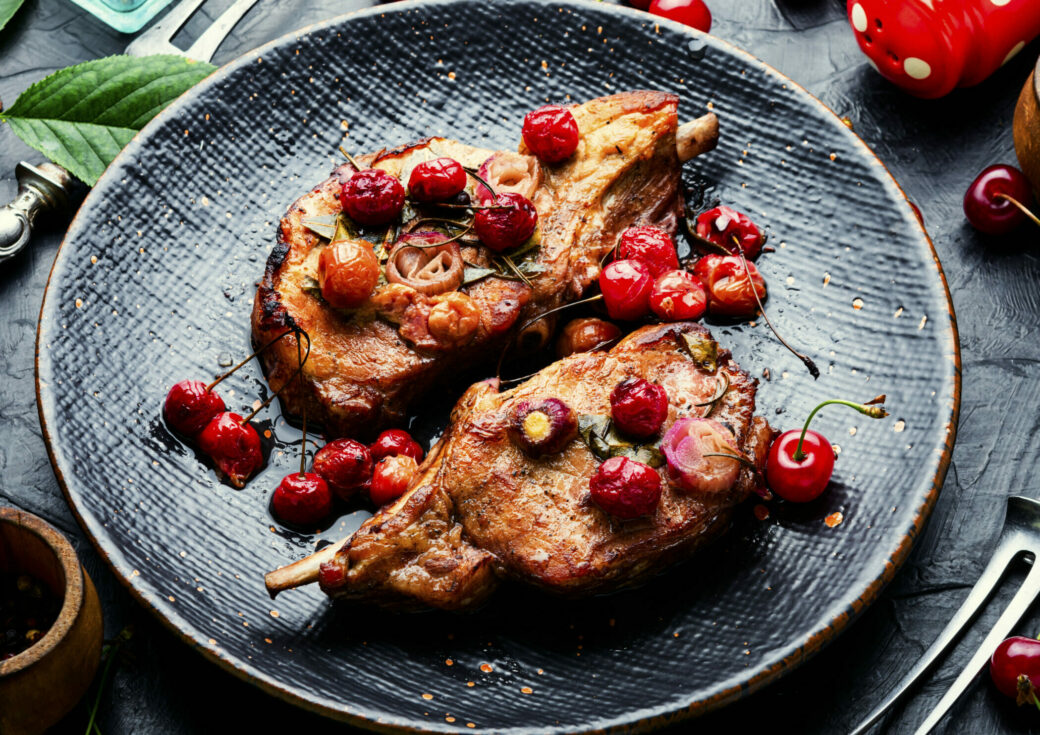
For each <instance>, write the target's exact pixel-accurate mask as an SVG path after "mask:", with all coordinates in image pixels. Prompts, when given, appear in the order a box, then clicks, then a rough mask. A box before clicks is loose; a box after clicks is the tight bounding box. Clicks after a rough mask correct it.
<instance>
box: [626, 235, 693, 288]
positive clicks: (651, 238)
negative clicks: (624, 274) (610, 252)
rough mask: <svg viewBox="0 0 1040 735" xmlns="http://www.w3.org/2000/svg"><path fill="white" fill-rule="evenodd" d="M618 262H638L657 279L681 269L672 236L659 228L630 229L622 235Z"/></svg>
mask: <svg viewBox="0 0 1040 735" xmlns="http://www.w3.org/2000/svg"><path fill="white" fill-rule="evenodd" d="M617 257H618V260H638V261H640V262H642V263H643V265H645V266H646V267H647V268H649V269H650V274H651V275H652V276H653V277H654V278H657V277H658V276H660V275H661V274H662V273H665V272H667V271H671V270H675V269H676V268H678V267H679V257H678V255H676V252H675V241H674V240H672V236H671V235H669V234H668V233H667V232H665V231H664V230H662V229H660V228H659V227H649V226H647V227H629V228H628V229H627V230H625V231H624V232H622V233H621V238H620V239H619V240H618V249H617Z"/></svg>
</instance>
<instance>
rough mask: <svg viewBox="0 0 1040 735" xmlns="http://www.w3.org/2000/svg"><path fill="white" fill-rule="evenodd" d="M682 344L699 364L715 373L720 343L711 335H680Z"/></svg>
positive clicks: (684, 333)
mask: <svg viewBox="0 0 1040 735" xmlns="http://www.w3.org/2000/svg"><path fill="white" fill-rule="evenodd" d="M679 338H680V342H679V343H680V344H681V345H682V346H683V347H685V348H686V351H687V352H688V353H689V355H690V357H692V358H693V361H694V362H695V363H697V365H698V366H700V367H701V368H703V369H704V370H707V371H708V372H709V373H713V372H715V371H716V370H717V369H718V359H719V345H718V343H717V342H715V340H713V339H712V338H711V337H709V336H707V335H703V334H688V333H686V332H683V333H682V334H680V335H679Z"/></svg>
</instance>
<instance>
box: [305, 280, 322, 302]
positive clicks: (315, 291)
mask: <svg viewBox="0 0 1040 735" xmlns="http://www.w3.org/2000/svg"><path fill="white" fill-rule="evenodd" d="M300 289H301V290H303V291H304V292H305V293H309V294H310V295H311V296H314V297H315V298H319V299H320V298H323V297H322V295H321V284H320V283H318V279H317V278H312V277H310V276H304V277H303V279H302V280H301V281H300Z"/></svg>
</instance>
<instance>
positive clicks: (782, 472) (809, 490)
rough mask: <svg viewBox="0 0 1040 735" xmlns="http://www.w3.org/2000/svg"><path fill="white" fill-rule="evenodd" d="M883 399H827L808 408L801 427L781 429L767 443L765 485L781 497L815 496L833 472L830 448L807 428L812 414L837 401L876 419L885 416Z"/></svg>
mask: <svg viewBox="0 0 1040 735" xmlns="http://www.w3.org/2000/svg"><path fill="white" fill-rule="evenodd" d="M884 400H885V397H884V396H878V397H877V398H875V399H874V400H873V401H871V402H870V403H863V404H861V403H852V402H851V401H840V400H829V401H824V402H823V403H821V404H820V405H818V406H817V407H816V408H814V409H813V410H812V411H810V412H809V417H808V418H807V419H806V420H805V425H804V426H803V427H802V429H801V431H799V430H798V429H791V430H790V431H785V432H784V433H783V434H781V435H780V436H778V437H777V438H776V439H775V440H773V444H772V445H771V446H770V447H769V458H768V459H767V460H766V484H767V485H768V486H769V489H770V490H772V491H773V492H774V493H776V494H777V495H779V496H780V497H781V498H783V499H784V500H790V501H792V502H795V503H805V502H807V501H810V500H813V499H814V498H817V497H819V495H820V494H821V493H822V492H823V491H824V490H825V489H826V488H827V483H828V482H830V479H831V473H832V472H834V448H833V447H832V446H831V443H830V442H829V441H827V438H826V437H824V436H823V434H820V433H818V432H815V431H810V430H809V424H810V423H811V422H812V420H813V417H814V416H816V414H817V412H818V411H819V410H820V409H821V408H823V407H824V406H830V405H840V406H848V407H849V408H852V409H854V410H856V411H858V412H859V413H861V414H863V415H864V416H867V417H869V418H872V419H880V418H884V417H885V416H888V412H887V411H886V410H885V408H884V406H883V405H881V404H882V403H883V402H884Z"/></svg>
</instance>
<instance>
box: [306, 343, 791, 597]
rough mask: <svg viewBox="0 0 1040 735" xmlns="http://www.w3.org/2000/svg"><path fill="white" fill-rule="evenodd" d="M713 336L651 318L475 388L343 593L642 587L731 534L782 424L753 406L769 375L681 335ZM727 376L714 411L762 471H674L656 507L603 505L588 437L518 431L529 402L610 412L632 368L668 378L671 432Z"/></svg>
mask: <svg viewBox="0 0 1040 735" xmlns="http://www.w3.org/2000/svg"><path fill="white" fill-rule="evenodd" d="M683 334H686V335H694V336H698V337H704V338H710V335H708V333H707V330H705V329H704V328H703V327H702V326H700V325H699V324H694V323H688V322H684V323H676V324H661V325H653V326H647V327H643V328H641V329H639V330H637V331H636V332H634V333H633V334H632V335H630V336H629V337H627V338H626V339H625V340H623V341H622V342H620V343H619V344H618V345H616V346H615V347H614V348H613V349H612V350H610V352H607V353H586V354H581V355H572V356H570V357H567V358H564V359H563V360H560V361H559V362H556V363H554V364H553V365H550V366H549V367H547V368H545V369H544V370H542V371H541V372H539V373H538V374H536V375H535V376H533V377H532V378H531V379H530V380H528V381H527V382H525V383H524V384H522V385H519V386H516V387H515V388H512V389H511V390H508V391H505V392H499V391H498V389H497V385H495V384H494V382H491V381H486V382H484V383H479V384H477V385H475V386H473V387H472V388H470V389H469V390H468V391H467V392H466V393H465V395H464V396H463V397H462V399H460V401H459V403H458V405H457V406H456V408H455V411H454V412H453V415H452V421H451V425H450V426H449V428H448V430H447V432H446V433H445V438H444V439H443V440H442V443H441V444H440V445H439V447H438V451H437V453H436V454H435V456H434V457H432V458H430V459H428V460H427V462H426V463H425V464H424V466H423V468H422V472H421V477H420V478H419V479H418V480H417V481H416V482H415V483H413V486H412V489H411V490H410V492H409V493H408V494H406V495H405V496H404V497H403V498H402V499H400V500H399V501H398V502H397V503H395V504H394V505H393V506H391V507H389V508H386V509H384V510H382V511H381V512H380V513H379V514H377V515H376V516H375V517H373V518H372V519H371V520H369V521H368V522H366V523H365V524H364V525H363V526H362V527H361V529H360V530H359V531H358V533H357V534H356V535H355V536H354V537H353V538H352V539H351V540H350V541H349V542H348V543H347V544H345V545H344V547H343V548H342V550H341V551H340V552H338V554H337V555H336V557H335V558H334V560H333V561H332V562H329V563H330V564H333V565H337V566H338V570H337V571H338V574H336V575H332V576H331V577H330V578H335V579H337V580H338V581H337V583H336V584H335V585H332V586H329V587H326V589H325V591H326V592H327V593H328V594H330V595H332V596H334V597H343V598H349V599H360V600H365V601H374V602H376V603H378V604H387V603H391V602H392V603H393V604H395V605H405V606H407V605H412V606H432V607H440V608H445V609H466V608H470V607H473V606H474V605H476V604H479V602H480V601H482V600H483V599H485V598H486V597H487V595H488V594H490V592H491V591H492V589H493V588H494V587H495V585H496V584H497V582H498V580H500V579H502V578H513V579H516V580H519V581H522V582H524V583H526V584H531V585H534V586H537V587H540V588H542V589H545V590H547V591H550V592H553V593H555V594H560V595H565V596H584V595H589V594H594V593H599V592H608V591H613V590H616V589H620V588H623V587H627V586H631V585H635V584H639V583H641V582H643V581H644V580H646V579H647V578H648V577H650V576H652V575H654V574H656V573H658V572H659V571H660V570H661V569H663V568H664V567H666V566H667V565H669V564H671V563H673V562H674V561H677V560H679V559H682V558H685V557H687V556H688V555H689V554H690V553H691V552H692V551H694V550H695V549H698V548H700V547H702V546H704V545H705V544H708V543H710V542H711V541H712V540H714V539H715V538H717V537H718V536H719V535H720V534H722V533H723V532H724V531H725V530H726V529H727V528H728V527H729V525H730V520H731V517H732V513H733V510H734V508H735V507H736V506H737V505H739V504H740V503H741V502H742V501H743V500H744V499H745V498H746V497H747V496H748V494H749V493H751V492H752V490H753V489H755V488H756V487H757V486H758V484H759V483H760V475H761V472H762V470H763V468H764V464H765V456H766V449H767V447H768V444H769V441H770V440H771V438H772V430H771V429H770V428H769V426H768V424H766V422H765V421H764V420H763V419H761V418H759V417H755V416H754V415H753V412H754V406H755V391H756V389H757V381H755V380H754V379H752V378H751V377H750V376H749V375H748V374H747V373H746V372H745V371H743V370H742V369H740V367H739V366H737V365H736V363H735V362H734V361H733V359H732V357H731V356H730V354H729V353H728V352H726V351H720V353H719V355H718V363H717V364H718V368H717V371H716V372H709V371H706V370H704V369H702V368H701V367H699V366H698V365H697V364H696V363H695V362H694V361H693V360H692V359H691V358H690V356H689V355H688V354H687V353H686V351H685V350H684V348H683V347H682V342H681V340H680V337H681V336H682V335H683ZM721 372H725V373H726V374H727V375H728V376H729V385H730V389H729V391H728V392H727V393H726V395H725V396H724V397H723V398H722V400H721V401H720V402H719V405H718V406H717V407H716V408H715V409H714V410H713V412H712V413H711V418H713V419H715V420H717V421H719V422H721V423H723V424H724V425H726V426H728V427H730V428H731V429H732V430H733V432H734V434H735V436H736V439H737V443H738V446H739V447H741V449H742V451H743V452H744V454H745V455H746V456H747V457H748V459H750V460H751V462H753V463H754V464H755V466H756V468H757V469H754V470H753V469H750V468H748V469H746V470H742V471H741V472H740V473H739V474H738V475H737V478H736V480H735V481H734V483H733V485H732V486H731V487H730V488H728V489H726V490H721V491H719V492H714V493H707V492H704V493H689V492H686V491H681V490H680V489H678V488H677V487H675V486H673V485H672V484H671V483H669V482H667V480H666V481H665V485H664V487H665V489H664V492H663V494H662V498H661V502H660V503H659V505H658V508H657V510H656V511H655V513H654V515H652V516H649V517H644V518H639V519H635V520H631V521H619V520H617V519H615V518H613V517H611V516H610V515H609V514H607V513H605V512H604V511H602V510H601V509H600V508H598V507H597V506H596V505H595V504H593V503H592V502H591V501H590V499H589V496H588V481H589V478H590V477H591V475H592V474H593V473H594V472H595V469H596V467H597V466H598V465H599V460H598V459H596V458H595V457H594V455H593V454H592V453H591V451H590V450H589V449H588V448H587V447H586V445H585V444H584V442H582V441H581V440H580V439H578V440H575V441H573V442H571V444H570V445H569V446H568V447H567V448H565V449H564V450H563V451H562V452H561V453H559V454H557V455H552V456H549V457H543V458H540V459H532V458H531V457H529V456H527V455H526V454H524V453H523V452H522V451H521V450H519V449H518V448H517V447H516V446H515V445H514V444H513V443H512V441H511V440H510V439H509V438H508V434H507V431H506V428H507V424H508V416H509V415H510V410H511V406H512V405H514V404H515V403H516V402H517V401H521V400H533V399H537V398H543V397H557V398H562V399H563V400H565V401H567V402H568V404H569V405H570V406H571V407H572V408H573V409H574V411H575V412H577V413H579V414H582V413H600V414H602V413H609V405H610V404H609V395H610V392H611V390H612V389H613V387H614V386H615V385H616V384H617V383H618V382H619V381H620V380H623V379H625V378H626V377H644V378H647V379H650V380H654V381H655V382H658V383H660V384H661V385H662V386H665V387H666V389H667V391H668V395H669V400H670V409H669V418H668V420H667V421H666V425H665V427H664V429H663V430H662V432H663V431H665V430H667V427H668V426H670V425H671V424H672V423H673V422H674V421H676V420H678V419H679V418H682V417H685V416H699V415H702V414H701V412H702V411H703V410H704V409H701V408H698V407H697V406H696V404H698V403H703V402H704V401H705V400H706V399H708V398H710V397H711V396H712V394H713V393H714V391H715V389H716V386H717V385H718V382H717V379H718V377H719V374H720V373H721Z"/></svg>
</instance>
